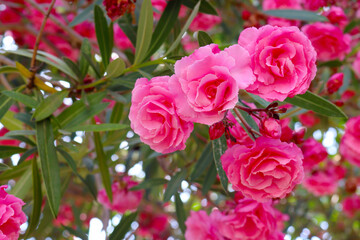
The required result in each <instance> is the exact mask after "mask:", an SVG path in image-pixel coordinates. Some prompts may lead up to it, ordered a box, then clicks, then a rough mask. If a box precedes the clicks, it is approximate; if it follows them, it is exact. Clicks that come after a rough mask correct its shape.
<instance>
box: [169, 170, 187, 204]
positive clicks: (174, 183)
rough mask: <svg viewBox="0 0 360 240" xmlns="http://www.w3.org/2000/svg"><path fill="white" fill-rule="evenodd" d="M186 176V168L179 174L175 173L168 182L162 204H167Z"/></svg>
mask: <svg viewBox="0 0 360 240" xmlns="http://www.w3.org/2000/svg"><path fill="white" fill-rule="evenodd" d="M186 175H187V171H186V168H185V169H183V170H182V171H181V172H178V173H176V174H175V175H174V176H173V177H172V178H171V180H170V181H169V183H168V185H167V188H166V190H165V193H164V202H168V201H169V200H170V198H171V197H172V196H173V195H174V194H175V193H176V192H177V191H178V189H179V188H180V186H181V182H182V181H183V180H185V178H186Z"/></svg>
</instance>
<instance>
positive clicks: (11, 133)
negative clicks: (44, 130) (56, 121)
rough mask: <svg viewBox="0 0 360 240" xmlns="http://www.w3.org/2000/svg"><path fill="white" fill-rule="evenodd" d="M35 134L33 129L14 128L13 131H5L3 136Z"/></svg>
mask: <svg viewBox="0 0 360 240" xmlns="http://www.w3.org/2000/svg"><path fill="white" fill-rule="evenodd" d="M35 134H36V131H35V130H14V131H11V132H8V133H6V134H5V136H8V137H11V136H19V135H20V136H22V135H25V136H32V135H35Z"/></svg>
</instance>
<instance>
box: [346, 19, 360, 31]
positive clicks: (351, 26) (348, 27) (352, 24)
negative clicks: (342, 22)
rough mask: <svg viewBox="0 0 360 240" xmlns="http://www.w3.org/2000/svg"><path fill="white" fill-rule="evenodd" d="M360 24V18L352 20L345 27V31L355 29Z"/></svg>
mask: <svg viewBox="0 0 360 240" xmlns="http://www.w3.org/2000/svg"><path fill="white" fill-rule="evenodd" d="M359 25H360V19H355V20H352V21H351V22H350V23H349V24H348V25H346V27H345V29H344V33H348V32H350V31H351V30H353V29H354V28H355V27H357V26H359Z"/></svg>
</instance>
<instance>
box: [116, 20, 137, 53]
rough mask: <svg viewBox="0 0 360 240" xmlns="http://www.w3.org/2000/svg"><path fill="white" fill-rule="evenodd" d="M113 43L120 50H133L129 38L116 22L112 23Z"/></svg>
mask: <svg viewBox="0 0 360 240" xmlns="http://www.w3.org/2000/svg"><path fill="white" fill-rule="evenodd" d="M114 43H115V45H116V46H117V47H118V48H120V49H121V50H126V49H131V50H133V51H134V50H135V48H134V46H133V45H132V43H131V41H130V39H129V38H128V37H127V36H126V34H125V33H124V32H123V30H122V29H121V28H120V27H119V25H118V24H115V25H114Z"/></svg>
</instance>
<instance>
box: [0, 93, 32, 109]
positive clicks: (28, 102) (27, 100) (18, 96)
mask: <svg viewBox="0 0 360 240" xmlns="http://www.w3.org/2000/svg"><path fill="white" fill-rule="evenodd" d="M1 93H2V94H4V95H6V96H8V97H10V98H12V99H14V100H16V101H18V102H21V103H22V104H24V105H25V106H28V107H31V108H36V107H37V105H38V104H39V103H38V101H36V100H35V99H34V98H32V97H29V96H27V95H25V94H22V93H19V92H14V91H2V92H1Z"/></svg>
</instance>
